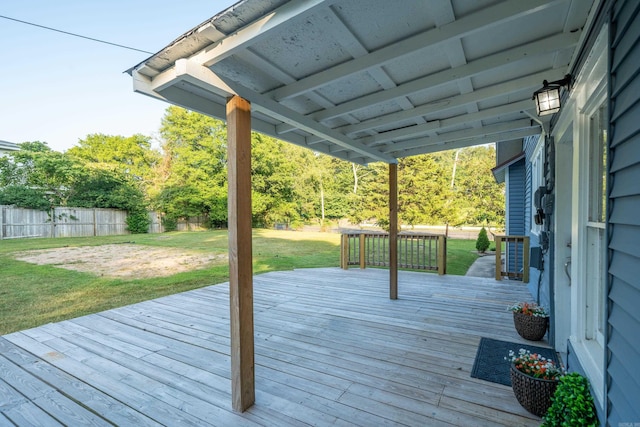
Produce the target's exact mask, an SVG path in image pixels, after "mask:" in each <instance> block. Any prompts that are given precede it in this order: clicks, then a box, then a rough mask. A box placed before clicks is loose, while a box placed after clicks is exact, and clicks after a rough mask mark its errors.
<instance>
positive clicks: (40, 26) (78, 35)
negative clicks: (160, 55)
mask: <svg viewBox="0 0 640 427" xmlns="http://www.w3.org/2000/svg"><path fill="white" fill-rule="evenodd" d="M0 18H4V19H8V20H9V21H15V22H19V23H21V24H25V25H31V26H33V27H38V28H43V29H45V30H49V31H55V32H57V33H62V34H66V35H68V36H73V37H79V38H81V39H86V40H91V41H94V42H98V43H104V44H108V45H111V46H116V47H120V48H123V49H129V50H135V51H136V52H142V53H148V54H150V55H153V52H148V51H146V50H142V49H136V48H135V47H130V46H125V45H121V44H118V43H112V42H108V41H106V40H100V39H94V38H93V37H87V36H83V35H81V34H76V33H70V32H68V31H63V30H58V29H56V28H51V27H46V26H44V25H39V24H34V23H33V22H28V21H21V20H20V19H15V18H10V17H8V16H3V15H0Z"/></svg>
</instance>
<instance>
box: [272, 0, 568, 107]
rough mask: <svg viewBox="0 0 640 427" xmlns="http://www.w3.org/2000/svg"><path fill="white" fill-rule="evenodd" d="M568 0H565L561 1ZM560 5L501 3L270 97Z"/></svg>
mask: <svg viewBox="0 0 640 427" xmlns="http://www.w3.org/2000/svg"><path fill="white" fill-rule="evenodd" d="M559 1H565V0H559ZM557 3H558V2H549V1H545V0H530V1H526V2H510V3H507V4H504V3H500V4H497V5H494V6H491V7H487V8H485V9H482V10H480V11H479V12H476V13H474V14H472V15H468V16H465V17H462V18H460V19H457V20H455V21H453V22H451V23H449V24H445V25H443V26H441V27H437V28H433V29H431V30H428V31H426V32H424V33H422V34H418V35H415V36H413V37H409V38H407V39H405V40H403V41H401V42H398V43H394V44H392V45H389V46H386V47H384V48H381V49H378V50H376V51H373V52H371V53H369V54H368V55H365V56H361V57H358V58H355V59H353V60H351V61H347V62H345V63H342V64H340V65H337V66H335V67H332V68H329V69H326V70H323V71H321V72H319V73H316V74H313V75H311V76H308V77H305V78H303V79H300V80H298V81H297V82H295V83H292V84H289V85H287V86H283V87H281V88H277V89H274V90H272V91H269V92H267V93H266V94H267V95H269V96H270V97H272V98H275V99H276V100H278V101H281V100H283V99H287V98H292V97H295V96H298V95H301V94H303V93H305V92H308V91H311V90H314V89H318V88H319V87H322V86H324V85H327V84H329V83H331V82H332V81H335V80H339V79H343V78H345V77H348V76H351V75H353V74H355V73H359V72H362V71H365V70H368V69H370V68H374V67H379V66H381V65H384V64H385V63H388V62H390V61H393V60H396V59H398V58H400V57H402V56H404V55H408V54H411V53H414V52H416V51H418V50H421V49H427V48H433V47H434V46H435V45H438V44H439V43H442V42H445V41H448V40H451V39H459V38H462V37H465V36H467V35H469V34H473V33H474V32H476V31H481V30H484V29H486V28H489V27H492V26H496V25H498V24H500V23H502V22H505V21H508V20H513V19H516V18H518V17H521V16H522V15H526V14H531V13H535V12H538V11H540V10H543V9H545V8H547V7H551V6H553V5H554V4H557Z"/></svg>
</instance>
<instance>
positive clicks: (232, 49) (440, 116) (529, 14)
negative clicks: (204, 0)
mask: <svg viewBox="0 0 640 427" xmlns="http://www.w3.org/2000/svg"><path fill="white" fill-rule="evenodd" d="M591 6H592V2H591V0H557V1H549V0H547V1H541V0H513V1H502V2H501V1H495V0H431V1H429V0H402V1H389V0H335V1H329V0H327V1H320V0H315V1H313V0H299V1H298V0H294V1H282V0H245V1H241V2H239V3H237V4H236V5H234V6H232V7H231V8H229V9H227V10H226V11H223V12H221V13H220V14H218V15H216V16H214V17H213V18H211V19H210V20H207V21H206V22H205V23H203V24H202V25H200V26H198V27H196V28H194V29H193V30H191V31H189V32H188V33H186V34H185V35H183V36H181V37H180V38H178V39H177V40H176V41H174V42H173V43H171V44H170V45H169V46H167V47H166V48H165V49H163V50H162V51H160V52H159V53H157V54H156V55H154V56H152V57H151V58H149V59H147V60H145V61H143V62H142V63H141V64H139V65H137V66H136V67H134V68H132V69H131V70H129V72H130V73H131V74H132V76H133V80H134V89H135V90H136V91H139V92H142V93H145V94H148V95H151V96H154V97H158V98H161V99H164V100H166V101H168V102H170V103H172V104H177V105H181V106H183V107H185V108H188V109H191V110H194V111H199V112H201V113H204V114H207V115H210V116H214V117H218V118H221V119H224V118H225V103H226V99H227V98H228V97H229V96H232V95H234V94H236V95H239V96H241V97H243V98H245V99H247V100H249V101H250V102H251V104H252V115H253V117H252V126H253V128H254V129H255V130H256V131H259V132H262V133H266V134H269V135H272V136H275V137H277V138H279V139H282V140H286V141H289V142H292V143H295V144H298V145H301V146H304V147H308V148H310V149H312V150H315V151H319V152H323V153H328V154H331V155H333V156H336V157H339V158H342V159H346V160H349V161H352V162H356V163H369V162H374V161H384V162H395V161H396V159H397V158H400V157H406V156H412V155H416V154H422V153H429V152H434V151H442V150H447V149H452V148H460V147H465V146H471V145H478V144H486V143H490V142H497V141H503V140H513V139H517V138H522V137H524V136H527V135H533V134H538V133H540V131H541V129H540V125H539V124H538V123H537V122H536V121H534V120H533V119H532V117H535V110H534V105H533V101H532V100H531V95H532V93H533V92H534V91H535V90H536V89H538V88H539V87H541V85H542V80H544V79H547V80H549V81H551V80H557V79H560V78H562V77H563V76H564V75H565V74H566V73H567V72H568V70H569V68H570V64H571V62H572V60H573V56H574V52H575V51H576V48H577V46H578V45H579V43H580V42H581V41H582V38H583V37H584V34H583V31H582V29H583V27H584V26H585V23H586V21H587V17H588V14H589V10H590V8H591ZM547 120H548V118H547Z"/></svg>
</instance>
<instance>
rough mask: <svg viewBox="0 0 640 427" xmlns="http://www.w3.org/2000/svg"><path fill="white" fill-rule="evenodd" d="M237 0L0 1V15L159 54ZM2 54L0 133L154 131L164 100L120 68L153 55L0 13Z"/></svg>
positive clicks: (49, 139) (57, 135)
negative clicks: (137, 88) (140, 90)
mask: <svg viewBox="0 0 640 427" xmlns="http://www.w3.org/2000/svg"><path fill="white" fill-rule="evenodd" d="M236 1H237V0H181V1H175V0H173V1H168V0H102V1H98V0H57V1H52V0H2V1H1V2H0V15H2V16H7V17H10V18H14V19H18V20H21V21H28V22H32V23H35V24H38V25H43V26H47V27H52V28H56V29H59V30H62V31H66V32H71V33H77V34H81V35H83V36H87V37H91V38H95V39H102V40H106V41H108V42H111V43H116V44H121V45H125V46H130V47H134V48H137V49H141V50H144V51H148V52H153V53H155V52H158V51H159V50H161V49H162V48H164V47H165V46H167V45H168V44H169V43H171V42H172V41H173V40H175V39H176V38H178V37H179V36H181V35H182V34H184V33H185V32H187V31H189V30H190V29H192V28H194V27H196V26H197V25H199V24H201V23H202V22H204V21H206V20H207V19H209V18H211V17H212V16H214V15H216V14H217V13H218V12H221V11H223V10H224V9H226V8H227V7H229V6H231V5H232V4H234V3H236ZM0 55H2V60H0V140H3V141H9V142H13V143H16V144H18V143H21V142H26V141H42V142H46V143H47V144H48V145H49V147H51V148H52V149H54V150H57V151H66V150H67V149H69V148H70V147H72V146H74V145H76V144H77V143H78V141H79V140H82V139H85V138H86V137H87V135H90V134H95V133H102V134H106V135H121V136H125V137H128V136H131V135H134V134H136V133H141V134H143V135H147V136H150V137H152V138H153V139H154V140H156V141H157V140H158V133H159V129H160V121H161V119H162V117H163V115H164V112H165V110H166V108H167V107H168V106H169V104H167V103H165V102H163V101H160V100H156V99H153V98H150V97H148V96H145V95H141V94H137V93H134V92H133V89H132V87H133V83H132V79H131V77H130V76H129V75H128V74H126V73H125V71H126V70H128V69H129V68H131V67H133V66H134V65H137V64H138V63H140V62H142V61H143V60H145V59H146V58H148V57H149V56H151V55H150V54H148V53H142V52H137V51H133V50H127V49H123V48H120V47H116V46H111V45H106V44H102V43H97V42H94V41H90V40H85V39H81V38H77V37H72V36H69V35H66V34H60V33H57V32H53V31H49V30H45V29H42V28H37V27H33V26H30V25H25V24H22V23H18V22H15V21H11V20H7V19H4V18H0Z"/></svg>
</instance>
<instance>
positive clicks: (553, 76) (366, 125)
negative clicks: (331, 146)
mask: <svg viewBox="0 0 640 427" xmlns="http://www.w3.org/2000/svg"><path fill="white" fill-rule="evenodd" d="M565 74H566V73H565V70H562V69H556V70H544V71H541V72H539V73H535V74H531V75H529V76H525V77H520V78H517V79H514V80H510V81H508V82H505V83H498V84H495V85H492V86H487V87H483V88H480V89H475V90H474V91H473V92H470V93H465V94H462V95H456V96H452V97H449V98H444V99H439V100H437V101H433V102H430V103H428V104H423V105H420V106H418V107H416V108H414V109H413V110H404V111H398V112H395V113H390V114H387V115H384V116H379V117H376V118H373V119H370V120H365V121H362V122H360V123H357V124H353V125H346V126H342V127H339V128H336V130H338V131H340V132H342V133H344V134H346V135H351V134H354V133H357V132H360V131H363V130H368V129H373V128H376V127H384V126H387V125H389V124H391V123H394V122H397V121H403V120H407V119H410V118H412V117H413V116H426V115H428V114H431V113H435V112H445V111H446V110H449V109H453V108H457V107H461V106H463V105H466V104H470V103H476V102H481V101H486V100H489V99H492V98H495V97H497V96H504V95H509V94H511V93H514V92H517V91H521V90H523V89H527V88H531V89H533V88H536V89H537V88H538V87H539V86H540V85H541V83H542V81H543V80H545V79H547V80H557V79H560V78H562V77H563V76H564V75H565Z"/></svg>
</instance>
